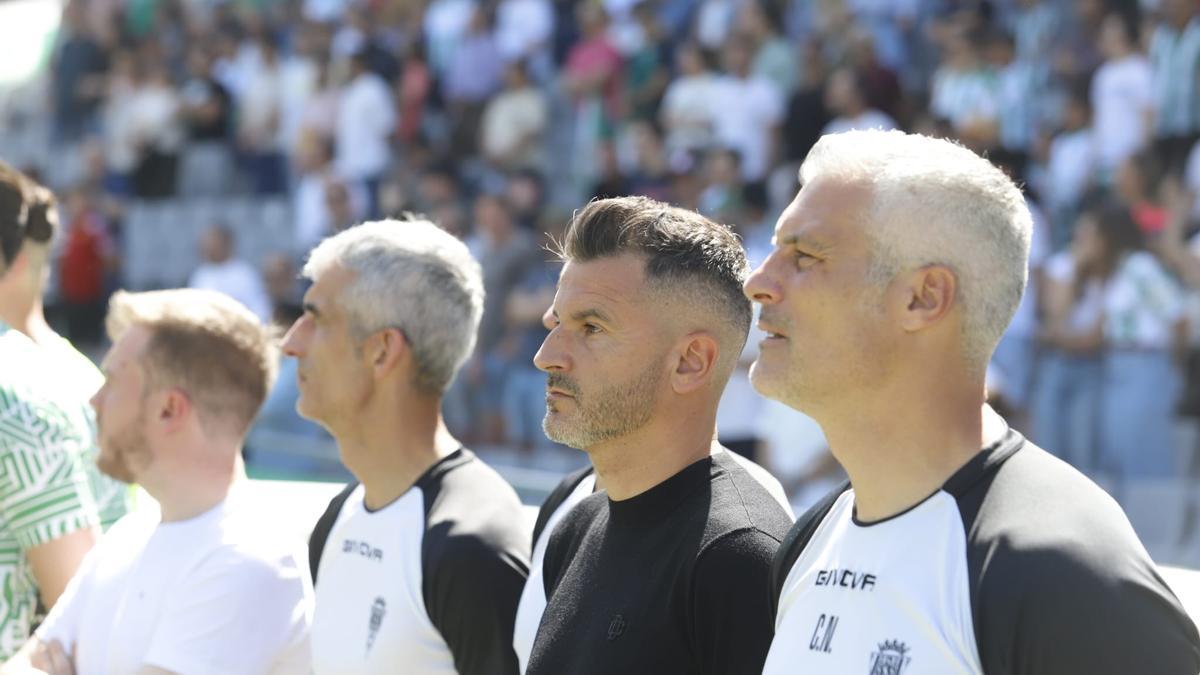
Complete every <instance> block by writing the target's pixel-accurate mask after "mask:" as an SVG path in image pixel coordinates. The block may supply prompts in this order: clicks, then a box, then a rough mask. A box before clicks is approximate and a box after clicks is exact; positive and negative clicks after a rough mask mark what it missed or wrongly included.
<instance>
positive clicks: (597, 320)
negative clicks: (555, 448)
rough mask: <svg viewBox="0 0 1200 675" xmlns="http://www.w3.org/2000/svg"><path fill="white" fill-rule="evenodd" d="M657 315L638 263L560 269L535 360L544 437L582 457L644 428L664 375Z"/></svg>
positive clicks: (609, 261)
mask: <svg viewBox="0 0 1200 675" xmlns="http://www.w3.org/2000/svg"><path fill="white" fill-rule="evenodd" d="M655 309H656V303H655V302H654V300H653V294H652V293H651V292H649V291H648V290H647V289H646V284H645V262H644V260H643V259H642V258H641V257H638V256H634V255H629V254H625V255H621V256H615V257H611V258H603V259H599V260H592V261H588V262H577V261H572V262H568V263H567V264H566V266H565V267H563V271H562V275H561V276H560V277H559V281H558V292H557V293H556V294H555V296H554V305H553V307H551V309H550V311H549V312H547V314H546V319H545V321H546V327H547V328H548V329H550V334H549V335H548V336H546V341H545V342H543V343H542V348H541V349H539V350H538V353H537V355H536V356H534V359H533V361H534V364H535V365H536V366H537V367H538V368H540V369H541V370H544V371H546V373H547V374H548V376H547V378H546V418H545V420H544V421H543V428H544V429H545V431H546V436H547V437H549V438H550V439H551V440H553V441H555V442H558V443H562V444H563V445H568V446H570V447H573V448H580V449H583V450H588V449H590V448H592V447H593V446H595V445H597V444H599V443H602V442H604V441H608V440H612V439H615V438H620V437H622V436H626V435H628V434H630V433H632V432H634V431H637V430H638V429H640V428H642V427H643V426H645V424H646V423H647V422H649V420H650V418H651V416H652V414H653V411H654V407H655V405H656V404H657V402H658V397H659V393H660V390H661V388H662V386H663V383H664V381H665V379H666V377H667V374H668V372H669V370H668V369H669V367H670V364H669V363H667V359H666V351H667V349H666V347H667V342H668V335H667V333H666V329H665V327H664V324H663V323H662V322H661V321H660V320H659V319H658V317H656V315H655Z"/></svg>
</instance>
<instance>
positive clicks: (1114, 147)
mask: <svg viewBox="0 0 1200 675" xmlns="http://www.w3.org/2000/svg"><path fill="white" fill-rule="evenodd" d="M1152 79H1153V72H1152V71H1151V69H1150V62H1149V61H1147V60H1146V58H1145V57H1144V56H1141V55H1132V56H1127V57H1125V58H1123V59H1120V60H1119V61H1106V62H1105V63H1104V64H1103V65H1101V66H1100V68H1099V70H1097V71H1096V75H1095V76H1094V77H1093V78H1092V111H1093V117H1092V130H1093V138H1095V141H1096V157H1097V158H1098V159H1099V160H1100V166H1101V168H1103V169H1106V170H1109V171H1112V170H1115V169H1116V168H1117V167H1118V166H1119V165H1120V164H1121V162H1122V161H1124V160H1125V158H1127V157H1129V156H1130V155H1132V154H1134V153H1136V152H1137V151H1138V150H1140V149H1141V148H1142V144H1143V142H1144V140H1145V137H1146V123H1147V120H1146V117H1145V111H1147V110H1149V109H1150V108H1151V107H1153V105H1154V98H1153V96H1154V94H1153V88H1152Z"/></svg>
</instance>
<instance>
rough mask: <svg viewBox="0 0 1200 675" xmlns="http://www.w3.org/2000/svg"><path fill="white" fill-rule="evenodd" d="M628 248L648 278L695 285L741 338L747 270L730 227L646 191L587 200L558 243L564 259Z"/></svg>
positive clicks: (747, 309)
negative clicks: (641, 260) (642, 194)
mask: <svg viewBox="0 0 1200 675" xmlns="http://www.w3.org/2000/svg"><path fill="white" fill-rule="evenodd" d="M624 253H633V254H637V255H641V256H643V257H644V258H645V259H646V278H647V281H648V282H649V283H651V284H669V285H671V286H675V287H684V288H687V289H690V290H693V291H697V292H698V294H699V295H701V296H702V297H704V298H706V299H709V301H710V302H712V303H713V304H714V307H715V309H716V310H717V315H718V316H721V317H725V318H726V319H727V320H728V322H729V325H730V326H731V327H733V328H735V329H736V330H737V332H738V333H739V334H740V335H741V341H740V342H739V344H738V345H737V353H741V348H742V346H743V345H744V344H745V340H746V335H747V333H748V332H749V330H750V321H751V318H752V316H753V312H752V310H751V306H750V301H749V300H748V299H747V298H746V296H745V294H744V293H743V292H742V284H743V283H744V282H745V281H746V276H747V275H748V274H749V272H750V265H749V263H747V262H746V251H745V250H744V249H743V248H742V244H741V242H740V241H738V238H737V236H736V235H734V233H733V232H732V231H731V230H730V229H729V228H728V227H726V226H724V225H720V224H718V223H715V222H713V221H711V220H709V219H708V218H705V217H704V216H702V215H700V214H699V213H696V212H694V211H688V210H685V209H681V208H679V207H676V206H671V205H670V204H664V203H662V202H659V201H656V200H653V199H650V198H648V197H616V198H612V199H599V200H595V201H592V202H590V203H588V204H587V206H584V207H583V208H582V209H580V210H579V211H576V212H575V216H574V217H573V218H572V219H571V222H570V224H569V225H568V226H567V232H566V234H565V235H564V236H563V240H562V242H561V243H560V245H559V247H558V255H559V257H560V258H562V259H563V260H564V261H573V260H576V261H580V262H587V261H590V260H597V259H601V258H609V257H613V256H618V255H622V254H624Z"/></svg>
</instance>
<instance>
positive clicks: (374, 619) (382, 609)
mask: <svg viewBox="0 0 1200 675" xmlns="http://www.w3.org/2000/svg"><path fill="white" fill-rule="evenodd" d="M386 613H387V602H385V601H384V599H383V598H375V602H373V603H371V621H370V623H368V624H367V652H368V653H370V651H371V647H372V646H374V645H375V636H376V635H377V634H378V633H379V627H380V626H382V625H383V615H384V614H386Z"/></svg>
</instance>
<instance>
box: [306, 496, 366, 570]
mask: <svg viewBox="0 0 1200 675" xmlns="http://www.w3.org/2000/svg"><path fill="white" fill-rule="evenodd" d="M356 487H358V481H351V482H350V484H349V485H347V486H346V487H345V488H344V489H343V490H342V491H341V492H339V493H338V494H337V496H335V497H334V498H333V499H330V500H329V506H326V507H325V513H322V514H321V517H320V518H318V519H317V524H316V525H314V526H313V530H312V534H310V535H309V536H308V570H309V572H311V573H312V580H313V583H314V584H315V583H317V568H318V567H320V566H321V553H323V552H324V551H325V541H326V540H327V539H329V532H330V530H332V529H333V524H334V523H336V522H337V517H338V514H339V513H341V512H342V505H343V504H345V503H346V500H347V499H348V498H349V497H350V493H351V492H354V488H356Z"/></svg>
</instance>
